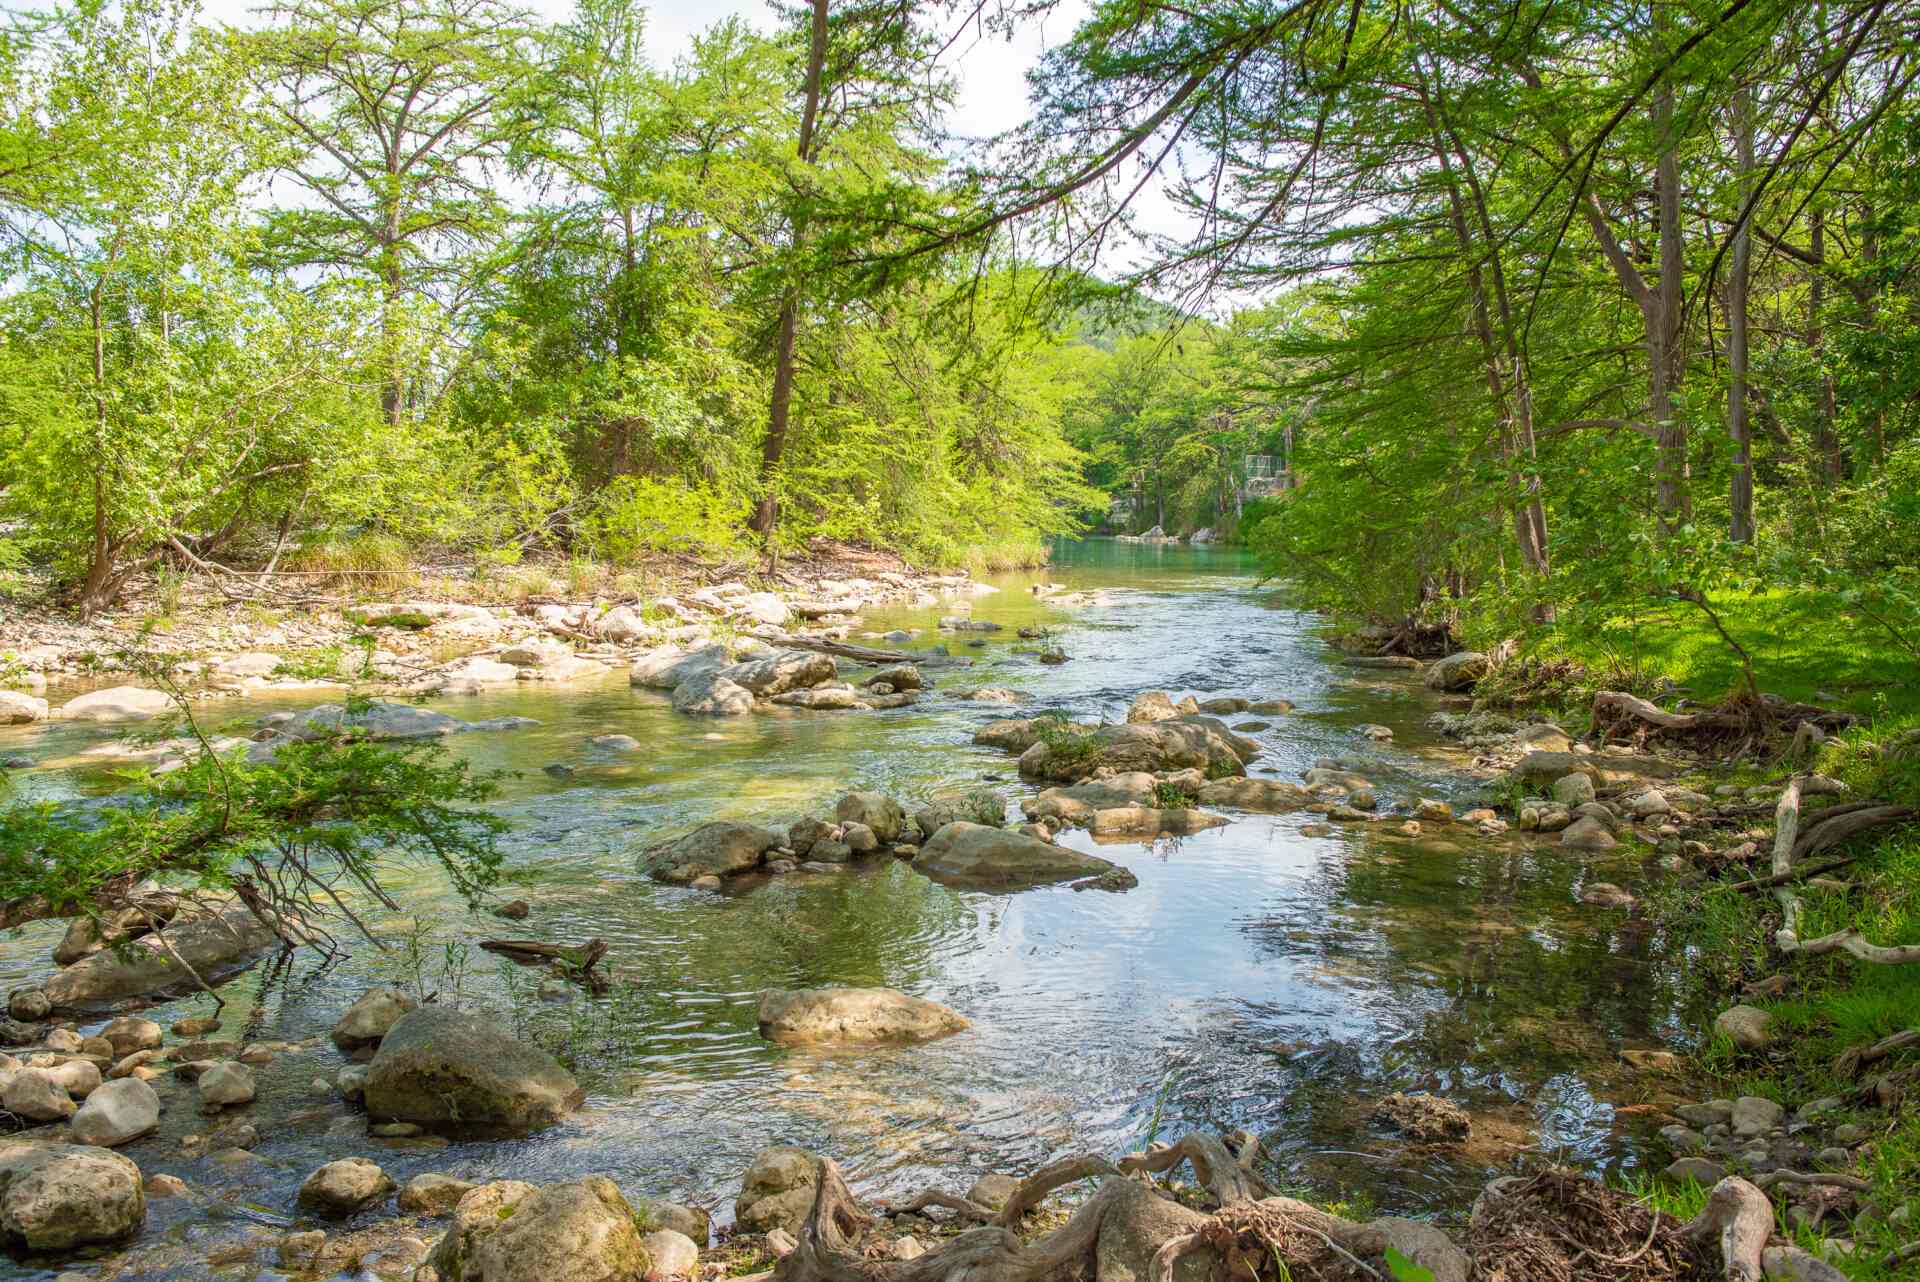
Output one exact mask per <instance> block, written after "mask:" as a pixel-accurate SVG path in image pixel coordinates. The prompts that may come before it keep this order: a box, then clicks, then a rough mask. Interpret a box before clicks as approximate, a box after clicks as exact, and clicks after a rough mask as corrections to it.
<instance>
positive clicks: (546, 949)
mask: <svg viewBox="0 0 1920 1282" xmlns="http://www.w3.org/2000/svg"><path fill="white" fill-rule="evenodd" d="M480 947H481V948H483V949H485V950H486V951H487V952H490V953H499V954H500V955H501V956H503V957H510V958H512V959H513V960H514V961H518V962H536V961H557V962H559V963H560V964H561V965H563V966H565V967H566V968H567V969H568V970H572V971H578V972H581V973H583V974H584V973H585V972H587V971H590V970H592V969H593V968H594V967H595V966H597V965H599V964H600V959H601V958H602V957H605V956H606V955H607V941H606V940H604V939H589V940H588V941H587V942H586V943H584V944H572V945H568V944H548V943H543V942H542V941H540V940H537V939H483V940H481V941H480Z"/></svg>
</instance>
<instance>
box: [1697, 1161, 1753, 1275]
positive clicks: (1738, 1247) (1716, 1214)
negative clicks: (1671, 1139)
mask: <svg viewBox="0 0 1920 1282" xmlns="http://www.w3.org/2000/svg"><path fill="white" fill-rule="evenodd" d="M1681 1233H1682V1235H1683V1236H1685V1237H1687V1238H1688V1239H1690V1240H1691V1241H1694V1242H1696V1243H1700V1244H1703V1245H1704V1244H1705V1243H1707V1242H1711V1241H1714V1240H1716V1239H1717V1240H1718V1242H1719V1244H1720V1259H1721V1261H1722V1265H1723V1267H1724V1268H1725V1270H1726V1276H1727V1282H1760V1279H1761V1278H1762V1277H1763V1276H1764V1269H1763V1267H1762V1265H1761V1260H1760V1256H1761V1253H1762V1252H1763V1251H1765V1250H1766V1248H1767V1239H1768V1238H1770V1237H1772V1236H1773V1203H1771V1202H1769V1201H1768V1200H1767V1195H1766V1194H1765V1193H1762V1192H1761V1191H1760V1190H1759V1189H1757V1188H1755V1187H1754V1186H1753V1185H1751V1184H1749V1183H1747V1182H1746V1181H1745V1180H1743V1179H1741V1178H1740V1177H1739V1176H1737V1175H1730V1176H1728V1177H1727V1178H1726V1179H1724V1180H1721V1181H1720V1182H1719V1183H1718V1184H1716V1185H1714V1186H1713V1192H1712V1193H1710V1194H1708V1195H1707V1204H1706V1206H1705V1207H1703V1208H1702V1209H1701V1211H1700V1214H1699V1215H1697V1216H1695V1217H1694V1219H1693V1222H1692V1223H1691V1224H1688V1225H1687V1226H1686V1228H1684V1229H1682V1230H1681Z"/></svg>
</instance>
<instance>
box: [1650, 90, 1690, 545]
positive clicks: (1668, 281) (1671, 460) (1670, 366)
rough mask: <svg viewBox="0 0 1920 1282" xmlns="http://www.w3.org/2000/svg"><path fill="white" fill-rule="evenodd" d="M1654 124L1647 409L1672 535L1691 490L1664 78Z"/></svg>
mask: <svg viewBox="0 0 1920 1282" xmlns="http://www.w3.org/2000/svg"><path fill="white" fill-rule="evenodd" d="M1653 118H1654V127H1655V129H1656V130H1657V131H1658V133H1659V135H1660V161H1659V165H1658V171H1657V175H1656V181H1657V184H1658V187H1659V192H1658V196H1659V202H1660V279H1659V282H1658V284H1657V285H1656V286H1655V287H1654V289H1653V291H1652V294H1651V297H1650V299H1649V306H1648V315H1647V363H1648V367H1649V369H1648V378H1647V391H1648V397H1647V400H1648V412H1649V414H1651V415H1652V418H1653V425H1654V429H1655V431H1656V432H1657V436H1656V437H1655V448H1656V451H1657V456H1656V459H1655V464H1654V475H1655V486H1656V498H1657V500H1658V503H1659V508H1660V528H1661V530H1662V532H1664V533H1667V534H1671V533H1673V532H1674V531H1675V530H1677V529H1678V528H1679V527H1680V526H1682V525H1684V524H1685V523H1686V521H1687V518H1688V516H1689V515H1690V508H1691V504H1690V502H1689V500H1688V495H1687V428H1686V424H1684V423H1682V422H1681V421H1680V418H1679V409H1678V407H1677V406H1676V405H1675V404H1674V399H1673V394H1674V392H1675V391H1676V390H1677V389H1678V386H1679V382H1680V306H1681V288H1680V286H1681V274H1682V272H1683V271H1684V270H1685V263H1684V259H1683V258H1682V249H1683V246H1682V242H1681V231H1680V151H1679V145H1680V144H1679V138H1678V136H1677V133H1676V129H1675V125H1674V119H1673V88H1672V84H1671V82H1670V81H1668V80H1662V81H1661V82H1660V88H1659V89H1658V90H1657V91H1656V93H1655V95H1654V100H1653Z"/></svg>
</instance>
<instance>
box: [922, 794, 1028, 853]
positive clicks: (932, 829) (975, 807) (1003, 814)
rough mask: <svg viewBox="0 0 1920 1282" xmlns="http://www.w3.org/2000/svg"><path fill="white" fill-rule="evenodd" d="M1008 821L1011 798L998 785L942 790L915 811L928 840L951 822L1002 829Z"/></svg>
mask: <svg viewBox="0 0 1920 1282" xmlns="http://www.w3.org/2000/svg"><path fill="white" fill-rule="evenodd" d="M1006 821H1007V798H1006V796H1005V794H1003V793H1002V792H1001V791H1000V790H999V789H997V788H990V787H985V786H982V787H978V788H969V789H967V790H966V791H964V792H955V793H942V794H940V795H938V796H936V797H934V798H933V799H932V800H931V801H929V802H927V804H926V805H924V806H922V807H921V808H920V809H918V810H916V811H914V814H913V823H914V826H915V827H916V828H918V829H919V830H920V837H921V839H922V840H923V841H924V840H925V839H926V838H928V837H931V836H933V834H934V833H936V832H939V831H940V830H941V829H942V828H944V827H946V826H947V825H948V824H950V823H962V822H964V823H971V824H985V825H987V826H988V827H990V828H998V827H999V826H1000V825H1001V824H1004V823H1005V822H1006Z"/></svg>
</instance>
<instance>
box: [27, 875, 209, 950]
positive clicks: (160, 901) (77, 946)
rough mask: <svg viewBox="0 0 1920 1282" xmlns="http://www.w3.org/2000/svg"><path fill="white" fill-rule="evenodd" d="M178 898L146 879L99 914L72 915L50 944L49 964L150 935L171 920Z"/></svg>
mask: <svg viewBox="0 0 1920 1282" xmlns="http://www.w3.org/2000/svg"><path fill="white" fill-rule="evenodd" d="M179 906H180V901H179V899H178V898H177V897H176V896H174V895H171V894H168V893H167V892H165V891H163V890H161V889H160V887H159V885H158V884H157V883H155V882H151V881H146V882H142V883H140V884H139V885H138V886H136V887H134V888H133V890H132V891H130V892H128V896H127V902H126V903H125V904H124V905H122V906H121V907H119V908H112V909H108V910H107V911H105V912H103V913H101V914H100V915H99V916H97V917H94V916H81V917H75V918H74V919H73V921H72V922H71V923H70V924H69V925H68V926H67V933H66V934H65V935H63V936H61V938H60V942H59V943H57V944H55V945H54V946H53V964H54V965H56V966H71V965H73V964H74V963H75V962H77V961H79V960H81V959H82V958H84V957H91V956H93V955H94V954H95V953H97V952H99V951H100V950H101V949H103V948H107V947H110V946H112V945H114V944H118V943H121V942H123V941H125V940H129V939H138V938H139V937H140V936H142V935H146V934H151V933H152V932H153V931H155V930H158V929H159V928H160V927H162V926H164V925H166V924H167V923H168V922H169V921H172V920H173V917H174V914H175V913H176V912H177V911H178V909H179Z"/></svg>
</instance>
